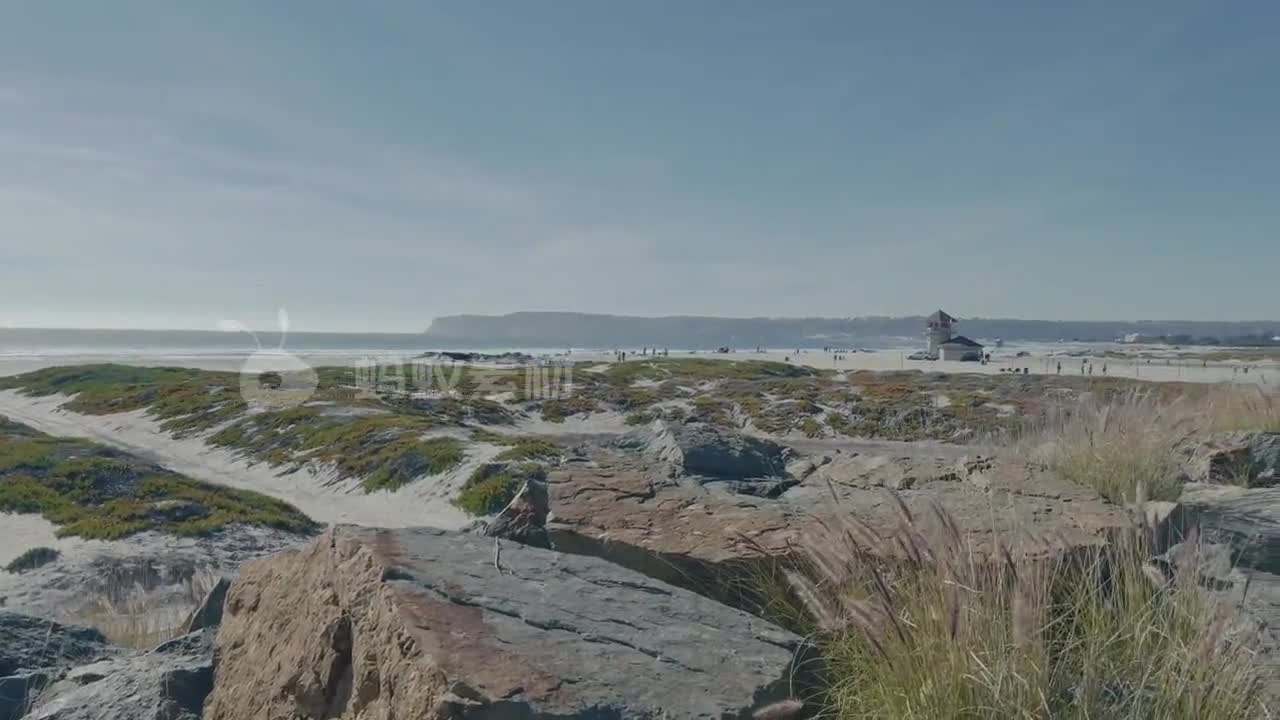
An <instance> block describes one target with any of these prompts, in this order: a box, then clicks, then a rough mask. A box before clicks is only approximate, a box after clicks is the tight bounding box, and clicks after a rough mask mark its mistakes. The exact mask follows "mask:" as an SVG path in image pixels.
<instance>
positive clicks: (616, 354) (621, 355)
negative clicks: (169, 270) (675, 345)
mask: <svg viewBox="0 0 1280 720" xmlns="http://www.w3.org/2000/svg"><path fill="white" fill-rule="evenodd" d="M631 354H632V355H635V354H636V353H635V351H634V350H633V351H632V352H631ZM670 354H671V350H670V349H668V348H662V351H661V352H659V351H658V348H656V347H652V348H651V347H643V348H641V349H640V355H641V356H646V357H647V356H650V355H652V356H653V357H658V356H659V355H661V356H662V357H667V356H669V355H670ZM613 359H614V360H615V361H617V362H626V361H627V351H626V350H614V351H613Z"/></svg>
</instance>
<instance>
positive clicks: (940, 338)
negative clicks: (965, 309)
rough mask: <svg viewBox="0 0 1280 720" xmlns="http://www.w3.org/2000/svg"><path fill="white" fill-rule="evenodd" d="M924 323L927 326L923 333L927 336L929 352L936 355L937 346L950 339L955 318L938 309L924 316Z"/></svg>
mask: <svg viewBox="0 0 1280 720" xmlns="http://www.w3.org/2000/svg"><path fill="white" fill-rule="evenodd" d="M925 324H926V325H927V326H928V329H927V330H925V335H926V336H927V337H928V338H929V354H930V355H932V356H934V357H938V351H939V348H940V347H941V346H942V344H943V343H945V342H947V341H948V340H950V339H951V331H952V330H953V329H954V328H955V325H956V319H955V318H953V317H951V316H950V315H948V314H946V313H945V312H943V311H941V310H939V311H937V312H935V313H934V314H932V315H930V316H929V317H928V318H926V319H925Z"/></svg>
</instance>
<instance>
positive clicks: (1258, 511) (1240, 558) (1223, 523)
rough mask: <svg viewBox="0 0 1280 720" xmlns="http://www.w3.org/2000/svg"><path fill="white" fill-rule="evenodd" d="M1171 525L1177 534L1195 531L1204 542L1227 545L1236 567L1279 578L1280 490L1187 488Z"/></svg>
mask: <svg viewBox="0 0 1280 720" xmlns="http://www.w3.org/2000/svg"><path fill="white" fill-rule="evenodd" d="M1171 523H1172V524H1173V525H1174V526H1175V528H1177V529H1178V532H1179V533H1180V534H1186V533H1189V532H1190V531H1191V529H1192V528H1198V529H1199V532H1200V534H1201V536H1202V538H1203V539H1204V540H1205V541H1206V542H1211V543H1224V544H1227V545H1230V546H1231V547H1232V548H1233V549H1234V550H1235V553H1236V558H1235V562H1236V563H1237V564H1239V565H1242V566H1244V567H1248V568H1253V569H1256V570H1261V571H1262V572H1267V573H1273V574H1280V487H1268V488H1254V489H1250V488H1243V487H1237V486H1232V485H1205V484H1188V485H1186V486H1185V487H1184V488H1183V490H1182V496H1181V497H1179V498H1178V512H1177V513H1176V514H1175V517H1174V518H1173V519H1172V520H1171Z"/></svg>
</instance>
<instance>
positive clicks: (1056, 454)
mask: <svg viewBox="0 0 1280 720" xmlns="http://www.w3.org/2000/svg"><path fill="white" fill-rule="evenodd" d="M1186 390H1187V392H1183V393H1180V394H1169V393H1168V392H1167V391H1163V390H1161V389H1160V388H1149V389H1148V388H1137V389H1131V390H1128V391H1126V392H1122V393H1115V394H1112V395H1110V396H1106V397H1100V396H1097V395H1091V396H1086V397H1084V398H1081V399H1078V400H1076V401H1074V402H1067V403H1060V404H1058V405H1056V406H1054V407H1052V408H1051V409H1050V410H1048V411H1047V412H1045V413H1044V414H1042V415H1041V416H1039V417H1038V418H1037V419H1035V421H1034V422H1026V423H1025V424H1023V425H1022V426H1021V428H1020V430H1019V432H1018V433H1016V434H1015V435H1014V436H1012V439H1011V440H1010V441H1009V445H1010V447H1011V448H1012V449H1013V451H1014V452H1015V453H1016V454H1019V455H1021V456H1023V457H1026V458H1029V459H1031V460H1033V461H1035V462H1039V463H1043V464H1044V465H1045V466H1046V467H1048V468H1049V469H1050V470H1051V471H1052V472H1054V473H1056V474H1057V475H1058V476H1060V477H1062V478H1064V479H1067V480H1070V481H1072V482H1075V483H1078V484H1080V485H1086V486H1088V487H1092V488H1094V489H1095V490H1097V491H1098V493H1099V494H1101V495H1102V496H1103V497H1105V498H1107V499H1109V500H1111V501H1112V502H1116V503H1141V502H1145V501H1147V500H1177V498H1178V496H1179V494H1180V493H1181V491H1182V485H1183V482H1184V481H1185V471H1184V469H1183V467H1182V465H1181V459H1180V454H1181V453H1180V448H1182V447H1183V446H1184V445H1185V444H1187V443H1188V442H1194V441H1196V440H1200V439H1204V438H1207V437H1209V436H1210V435H1212V434H1214V433H1220V432H1228V431H1246V432H1259V431H1260V432H1277V431H1280V399H1278V398H1277V397H1276V396H1274V395H1268V394H1266V393H1264V392H1262V391H1260V390H1258V389H1256V388H1242V387H1230V386H1207V387H1200V388H1195V389H1194V390H1191V389H1189V388H1187V389H1186Z"/></svg>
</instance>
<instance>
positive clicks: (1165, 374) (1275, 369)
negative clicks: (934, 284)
mask: <svg viewBox="0 0 1280 720" xmlns="http://www.w3.org/2000/svg"><path fill="white" fill-rule="evenodd" d="M991 353H992V355H991V358H992V359H991V362H990V363H988V364H986V365H982V364H981V363H976V362H956V361H942V360H908V359H907V355H909V354H911V353H910V352H908V351H898V350H884V351H877V352H858V353H848V354H845V355H842V358H843V359H842V360H840V361H838V362H837V361H836V360H834V359H833V357H832V355H831V353H825V352H822V351H820V350H805V351H804V352H801V353H799V354H796V353H795V352H785V351H778V350H766V351H764V352H755V351H745V350H744V351H740V352H732V353H712V352H699V353H687V352H672V353H671V354H670V356H669V357H670V358H702V359H706V360H770V361H774V362H789V363H792V364H794V365H804V366H807V367H815V368H830V369H835V370H840V371H856V370H879V371H884V370H919V371H922V372H941V373H980V374H984V375H999V374H1002V371H1004V372H1008V371H1010V370H1012V369H1014V368H1019V369H1021V368H1026V369H1027V370H1028V371H1029V372H1030V373H1031V374H1033V375H1050V374H1056V373H1057V363H1058V362H1061V363H1062V374H1063V375H1064V376H1065V375H1080V374H1081V373H1080V367H1081V362H1080V361H1081V358H1079V357H1071V356H1067V355H1052V354H1048V353H1036V354H1032V355H1030V356H1028V357H1016V356H1015V355H1014V354H1013V353H1012V352H1005V351H999V350H991ZM571 357H572V359H573V360H576V361H586V362H599V363H613V362H615V361H616V360H615V358H614V356H613V353H610V352H603V353H587V352H574V353H573V355H572V356H571ZM651 359H653V356H642V355H630V354H628V355H627V360H626V362H636V361H644V360H651ZM1103 363H1104V359H1103V358H1100V357H1097V358H1092V364H1093V375H1092V377H1099V378H1100V377H1102V376H1103V375H1102V366H1103ZM1105 363H1106V366H1107V376H1110V377H1123V378H1136V379H1138V380H1149V381H1152V382H1177V381H1181V382H1197V383H1238V384H1253V385H1259V386H1261V387H1263V388H1266V389H1280V364H1277V363H1276V362H1274V361H1258V362H1253V363H1244V362H1238V361H1236V362H1216V363H1209V364H1208V367H1202V366H1201V362H1200V361H1199V360H1189V359H1184V360H1181V361H1179V360H1175V359H1172V358H1167V359H1152V360H1151V361H1150V363H1149V364H1148V362H1147V360H1146V359H1145V358H1144V359H1138V358H1106V359H1105ZM1166 363H1167V364H1166ZM1245 367H1248V368H1249V372H1248V373H1247V374H1246V373H1244V372H1243V370H1244V368H1245Z"/></svg>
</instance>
